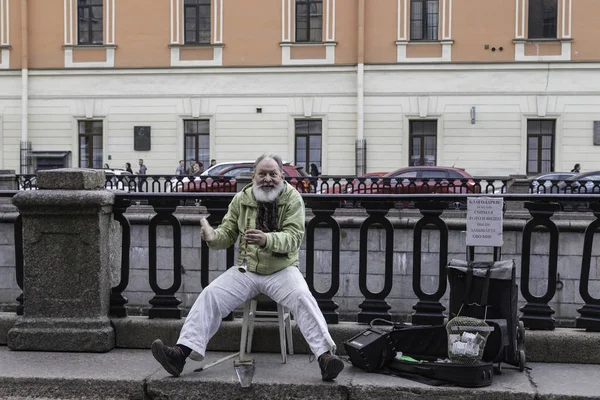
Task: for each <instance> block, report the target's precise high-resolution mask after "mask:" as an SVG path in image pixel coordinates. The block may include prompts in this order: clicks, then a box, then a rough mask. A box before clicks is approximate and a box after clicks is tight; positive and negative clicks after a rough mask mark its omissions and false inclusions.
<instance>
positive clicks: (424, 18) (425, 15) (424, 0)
mask: <svg viewBox="0 0 600 400" xmlns="http://www.w3.org/2000/svg"><path fill="white" fill-rule="evenodd" d="M429 1H436V2H437V18H436V25H435V30H433V31H432V32H435V35H434V36H435V37H431V38H429V37H427V36H428V31H429V27H430V26H429V22H428V16H429V10H428V9H429V6H428V2H429ZM415 3H420V4H421V6H422V10H423V13H422V17H421V19H415V18H413V10H414V7H413V5H414V4H415ZM409 18H410V40H411V41H413V40H414V41H439V40H440V39H439V38H440V33H439V30H440V2H439V0H411V1H410V17H409ZM413 21H420V22H421V25H422V28H421V33H422V35H421V36H422V37H420V38H418V37H415V36H414V35H415V30H414V29H413Z"/></svg>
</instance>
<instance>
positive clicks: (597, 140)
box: [594, 121, 600, 146]
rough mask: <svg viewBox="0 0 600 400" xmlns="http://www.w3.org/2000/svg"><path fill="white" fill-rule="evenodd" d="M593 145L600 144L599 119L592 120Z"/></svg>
mask: <svg viewBox="0 0 600 400" xmlns="http://www.w3.org/2000/svg"><path fill="white" fill-rule="evenodd" d="M594 145H595V146H600V121H594Z"/></svg>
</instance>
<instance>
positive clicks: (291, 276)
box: [177, 266, 335, 358]
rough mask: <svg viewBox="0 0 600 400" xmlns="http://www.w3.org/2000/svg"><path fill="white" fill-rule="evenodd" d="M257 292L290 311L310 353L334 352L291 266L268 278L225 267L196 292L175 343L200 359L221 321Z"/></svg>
mask: <svg viewBox="0 0 600 400" xmlns="http://www.w3.org/2000/svg"><path fill="white" fill-rule="evenodd" d="M259 293H263V294H266V295H267V296H269V297H270V298H271V299H273V300H274V301H275V302H277V303H278V304H281V305H282V306H284V307H286V308H289V309H290V310H291V311H292V313H293V314H294V317H295V319H296V323H297V324H298V327H299V328H300V332H302V335H303V336H304V339H306V342H307V343H308V345H309V346H310V349H311V351H312V352H313V354H315V355H316V356H317V357H318V356H320V355H321V354H323V353H325V352H327V351H330V350H333V351H335V343H334V341H333V339H332V338H331V335H330V334H329V331H328V329H327V322H325V318H324V317H323V313H322V312H321V310H320V309H319V306H318V305H317V301H316V300H315V298H314V297H313V295H312V293H310V290H309V289H308V285H307V284H306V281H305V280H304V277H303V276H302V274H301V273H300V271H299V270H298V268H297V267H294V266H292V267H287V268H285V269H283V270H281V271H279V272H276V273H274V274H271V275H259V274H255V273H253V272H246V273H243V272H239V271H238V269H237V267H233V268H229V269H228V270H227V271H225V273H223V274H222V275H221V276H219V277H218V278H217V279H215V280H214V281H213V282H212V283H211V284H210V285H208V286H207V287H206V288H204V290H203V291H202V292H201V293H200V296H198V298H197V299H196V301H195V302H194V305H193V306H192V309H191V310H190V313H189V314H188V316H187V318H186V320H185V322H184V324H183V328H181V333H180V335H179V340H178V341H177V344H182V345H184V346H187V347H189V348H190V349H192V350H193V351H195V352H196V353H198V354H200V355H201V356H202V358H203V357H204V355H205V353H206V345H207V344H208V341H209V340H210V338H211V337H213V335H214V334H215V333H216V332H217V330H218V329H219V325H220V324H221V320H222V319H223V318H225V317H226V316H227V315H229V313H231V312H232V311H233V310H234V309H235V308H237V307H238V306H239V305H241V304H243V303H245V302H246V301H247V300H249V299H251V298H253V297H255V296H256V295H258V294H259Z"/></svg>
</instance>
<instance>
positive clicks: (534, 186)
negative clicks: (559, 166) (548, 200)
mask: <svg viewBox="0 0 600 400" xmlns="http://www.w3.org/2000/svg"><path fill="white" fill-rule="evenodd" d="M575 175H577V173H576V172H546V173H543V174H539V175H536V176H533V177H531V178H530V180H531V183H530V185H529V187H530V188H531V193H558V192H559V190H560V184H561V183H564V181H565V180H567V179H571V178H572V177H573V176H575ZM563 186H564V185H563Z"/></svg>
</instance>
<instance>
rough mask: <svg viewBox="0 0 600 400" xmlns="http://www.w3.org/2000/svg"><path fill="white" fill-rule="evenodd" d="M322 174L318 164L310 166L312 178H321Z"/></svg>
mask: <svg viewBox="0 0 600 400" xmlns="http://www.w3.org/2000/svg"><path fill="white" fill-rule="evenodd" d="M319 175H321V173H320V172H319V168H317V164H315V163H313V164H310V176H319Z"/></svg>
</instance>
